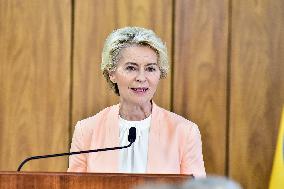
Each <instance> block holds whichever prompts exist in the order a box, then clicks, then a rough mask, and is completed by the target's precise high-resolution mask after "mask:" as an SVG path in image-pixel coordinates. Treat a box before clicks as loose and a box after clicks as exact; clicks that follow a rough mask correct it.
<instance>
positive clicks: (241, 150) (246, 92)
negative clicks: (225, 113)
mask: <svg viewBox="0 0 284 189" xmlns="http://www.w3.org/2000/svg"><path fill="white" fill-rule="evenodd" d="M232 10H233V12H232V69H231V70H232V71H231V72H232V75H231V111H230V123H231V124H230V126H231V129H230V131H231V132H230V174H229V175H230V176H231V177H233V178H234V179H236V180H238V181H240V182H241V183H242V184H243V186H244V188H247V189H252V188H253V189H256V188H258V189H261V188H263V189H264V188H265V189H266V188H268V181H269V176H270V173H271V167H272V161H273V154H274V150H275V144H276V139H277V130H278V127H279V122H280V116H281V107H282V105H283V102H284V66H283V65H284V64H283V63H284V30H283V28H284V19H283V18H284V1H283V0H274V1H268V0H259V1H246V0H241V1H240V0H233V4H232Z"/></svg>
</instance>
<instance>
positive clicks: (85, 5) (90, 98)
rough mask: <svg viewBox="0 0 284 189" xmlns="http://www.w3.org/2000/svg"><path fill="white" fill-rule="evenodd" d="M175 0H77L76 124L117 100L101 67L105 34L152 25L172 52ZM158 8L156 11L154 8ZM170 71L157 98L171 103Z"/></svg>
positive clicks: (74, 103)
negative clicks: (131, 27)
mask: <svg viewBox="0 0 284 189" xmlns="http://www.w3.org/2000/svg"><path fill="white" fill-rule="evenodd" d="M171 9H172V0H155V1H152V0H136V1H132V0H124V1H122V0H120V1H117V0H106V1H101V0H95V1H94V0H84V1H76V2H75V47H74V86H73V93H74V96H73V111H72V112H73V113H72V120H73V121H72V122H73V125H75V123H76V122H77V121H78V120H80V119H82V118H86V117H88V116H91V115H94V114H95V113H97V112H98V111H100V110H102V109H103V108H105V107H107V106H110V105H113V104H116V103H118V98H117V97H116V96H115V94H114V93H113V92H112V91H111V90H110V88H109V86H108V84H107V83H106V81H105V78H104V77H103V75H102V72H101V70H100V63H101V52H102V48H103V45H104V41H105V38H106V37H107V35H108V34H109V33H110V32H111V31H112V30H114V29H116V28H120V27H125V26H140V27H147V28H150V29H153V30H154V31H155V32H156V33H157V34H158V35H159V36H160V37H161V38H162V39H163V40H164V41H166V43H167V46H168V50H169V53H170V52H171V35H172V33H171V29H172V24H171V19H172V17H171V16H172V10H171ZM154 10H155V11H154ZM170 81H171V75H169V76H168V78H167V79H166V80H162V81H161V83H160V84H159V85H160V86H159V88H158V91H157V93H156V97H155V102H156V103H157V104H159V105H161V106H163V107H165V108H169V107H170V95H171V91H170Z"/></svg>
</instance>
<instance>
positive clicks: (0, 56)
mask: <svg viewBox="0 0 284 189" xmlns="http://www.w3.org/2000/svg"><path fill="white" fill-rule="evenodd" d="M70 10H71V5H70V2H69V1H67V0H66V1H60V2H58V1H57V0H48V1H37V0H32V1H20V0H18V1H16V0H15V1H10V0H2V1H1V2H0V71H1V72H0V73H1V75H0V144H1V145H0V154H1V155H0V170H16V169H17V167H18V165H19V163H20V161H21V160H23V159H24V158H25V157H27V156H31V155H39V154H47V153H55V152H63V151H67V150H68V143H69V141H68V137H69V134H68V114H69V84H70V83H69V78H70V69H69V67H70V61H69V59H70V53H69V52H70V28H71V26H70V23H71V21H70ZM66 167H67V161H64V159H61V160H60V159H57V160H55V159H50V160H40V161H33V162H31V163H29V164H27V165H26V166H25V167H24V169H23V170H45V171H48V170H53V171H59V170H61V171H63V170H65V169H66Z"/></svg>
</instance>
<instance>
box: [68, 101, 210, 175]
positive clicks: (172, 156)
mask: <svg viewBox="0 0 284 189" xmlns="http://www.w3.org/2000/svg"><path fill="white" fill-rule="evenodd" d="M118 120H119V104H118V105H114V106H111V107H108V108H105V109H104V110H102V111H101V112H99V113H97V114H96V115H95V116H92V117H89V118H87V119H84V120H82V121H79V122H78V123H77V125H76V126H75V131H74V134H73V139H72V144H71V150H70V151H80V150H89V149H97V148H106V147H115V146H119V125H118ZM118 163H119V151H118V150H116V151H108V152H97V153H89V154H79V155H73V156H70V157H69V168H68V172H105V173H106V172H108V173H118V170H119V169H118V168H119V165H118ZM146 170H147V171H146V173H153V174H154V173H157V174H193V175H194V176H195V177H204V176H205V175H206V173H205V168H204V162H203V156H202V143H201V136H200V132H199V130H198V127H197V125H196V124H194V123H193V122H191V121H188V120H187V119H185V118H183V117H181V116H179V115H177V114H174V113H172V112H169V111H167V110H165V109H163V108H161V107H158V106H157V105H156V104H154V103H153V108H152V120H151V126H150V133H149V144H148V160H147V169H146Z"/></svg>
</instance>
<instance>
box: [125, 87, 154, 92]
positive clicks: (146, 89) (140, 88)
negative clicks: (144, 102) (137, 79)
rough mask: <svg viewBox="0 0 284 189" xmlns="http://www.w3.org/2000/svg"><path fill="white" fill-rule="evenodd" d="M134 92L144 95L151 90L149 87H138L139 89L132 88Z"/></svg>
mask: <svg viewBox="0 0 284 189" xmlns="http://www.w3.org/2000/svg"><path fill="white" fill-rule="evenodd" d="M130 89H131V90H132V91H134V92H136V93H144V92H146V91H148V89H149V88H147V87H137V88H134V87H132V88H130Z"/></svg>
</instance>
